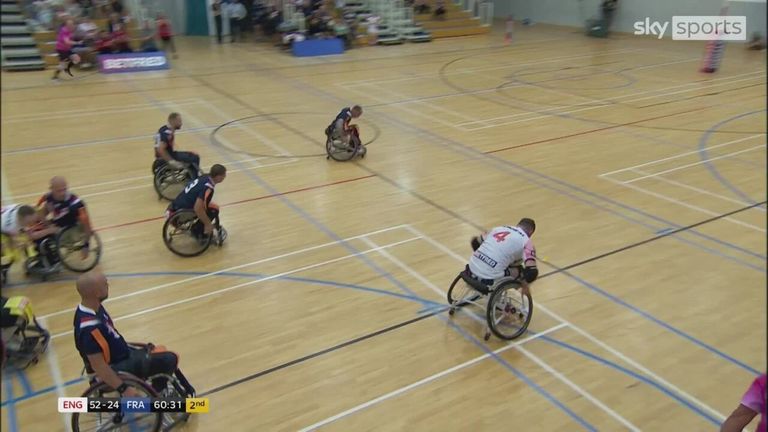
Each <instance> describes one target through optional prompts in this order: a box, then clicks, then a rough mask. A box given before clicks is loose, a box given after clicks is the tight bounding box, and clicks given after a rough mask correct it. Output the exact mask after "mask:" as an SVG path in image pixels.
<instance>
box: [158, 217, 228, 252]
mask: <svg viewBox="0 0 768 432" xmlns="http://www.w3.org/2000/svg"><path fill="white" fill-rule="evenodd" d="M212 222H213V232H212V233H210V234H204V233H203V229H202V225H203V223H202V222H200V219H199V218H198V217H197V215H196V214H195V212H194V211H193V210H176V211H171V210H168V211H167V213H166V219H165V224H163V243H165V246H166V247H167V248H168V250H170V251H171V252H173V253H175V254H176V255H179V256H183V257H193V256H198V255H200V254H201V253H203V252H205V251H206V250H208V248H209V247H210V246H211V243H215V244H216V245H217V246H219V247H221V246H222V245H223V244H224V240H226V239H227V231H226V230H225V229H224V228H223V227H222V226H221V224H220V223H219V217H218V216H216V217H215V218H214V219H213V221H212ZM196 231H198V232H196Z"/></svg>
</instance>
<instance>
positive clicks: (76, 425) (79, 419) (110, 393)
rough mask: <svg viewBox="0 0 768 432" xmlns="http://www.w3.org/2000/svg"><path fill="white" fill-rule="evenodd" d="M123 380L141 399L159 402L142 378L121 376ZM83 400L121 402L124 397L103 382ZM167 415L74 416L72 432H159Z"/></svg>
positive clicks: (85, 414) (109, 414)
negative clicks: (112, 400)
mask: <svg viewBox="0 0 768 432" xmlns="http://www.w3.org/2000/svg"><path fill="white" fill-rule="evenodd" d="M118 375H120V378H122V380H123V382H124V383H125V384H127V385H128V387H130V388H132V389H133V390H135V391H136V393H138V396H139V397H146V398H156V397H158V394H157V392H156V391H155V390H154V389H153V388H152V386H150V385H149V384H147V383H146V382H144V381H142V380H140V379H139V378H137V377H135V376H133V375H131V374H127V373H125V372H119V373H118ZM81 397H87V398H119V397H120V394H119V393H117V391H115V390H114V389H112V388H111V387H110V386H109V385H107V384H106V383H105V382H103V381H98V380H96V381H92V383H91V386H90V387H88V390H86V391H85V392H83V394H82V396H81ZM163 417H164V416H163V413H160V412H156V413H152V412H142V413H123V412H108V413H96V412H91V413H73V414H72V431H73V432H81V431H82V432H85V431H126V432H129V431H131V432H133V431H147V432H150V431H151V432H158V431H160V430H161V428H162V427H163Z"/></svg>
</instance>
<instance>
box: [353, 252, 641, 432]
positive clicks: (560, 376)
mask: <svg viewBox="0 0 768 432" xmlns="http://www.w3.org/2000/svg"><path fill="white" fill-rule="evenodd" d="M363 241H364V242H365V243H367V244H368V246H370V247H378V245H377V244H376V243H375V242H373V241H372V240H370V239H368V238H367V237H366V238H364V239H363ZM379 254H380V255H382V256H383V257H385V258H387V259H388V260H389V261H391V262H392V263H394V264H395V265H396V266H398V267H400V268H401V269H403V270H405V271H406V272H407V273H408V274H410V275H411V276H413V277H414V278H416V279H417V280H418V281H419V282H421V283H423V284H425V285H426V286H428V287H429V288H430V289H431V290H432V291H434V292H436V293H437V294H438V295H439V297H440V298H442V299H444V298H445V292H444V291H443V290H442V289H440V288H439V287H437V286H436V285H435V284H434V283H432V282H431V281H430V280H429V279H427V278H426V277H424V276H423V275H422V274H421V273H419V272H417V271H416V270H414V269H413V268H412V267H410V266H409V265H407V264H405V263H404V262H402V261H400V260H399V259H397V258H396V257H395V256H393V255H392V254H390V253H389V252H387V251H385V250H379ZM470 317H472V318H473V319H475V320H476V321H478V322H481V323H483V324H485V323H486V320H485V319H483V318H480V317H478V316H477V315H475V314H474V313H470ZM559 325H567V324H566V323H563V322H561V323H560V324H559ZM516 348H517V349H518V350H520V351H521V352H522V353H523V354H524V355H526V356H527V357H529V358H530V359H531V360H533V361H534V362H535V363H536V364H538V365H539V366H541V367H542V368H544V370H546V371H547V372H549V373H550V374H552V375H553V376H554V377H555V378H557V379H558V380H560V381H562V382H563V383H564V384H565V385H567V386H568V387H570V388H571V389H572V390H574V391H575V392H576V393H578V394H580V395H581V396H583V397H584V398H585V399H587V400H588V401H590V402H592V404H594V405H595V406H597V407H598V408H600V409H601V410H603V412H605V413H606V414H608V415H609V416H610V417H612V418H613V419H615V420H616V421H618V422H619V423H621V424H622V425H624V427H626V428H628V429H629V430H632V431H638V432H639V431H640V429H639V428H638V427H637V426H635V425H633V424H632V423H631V422H629V420H627V419H626V418H624V417H622V416H621V415H620V414H619V413H617V412H616V411H614V410H613V409H611V408H610V407H608V406H607V405H605V404H604V403H603V402H601V401H600V400H599V399H597V398H596V397H594V396H593V395H592V394H591V393H589V392H588V391H586V390H584V389H583V388H581V387H579V386H578V385H577V384H576V383H574V382H573V381H571V380H570V379H568V378H567V377H565V376H564V375H563V374H561V373H560V372H558V371H556V370H555V369H554V368H552V367H551V366H550V365H549V364H548V363H546V362H545V361H543V360H541V359H540V358H539V357H537V356H535V355H533V354H532V353H530V352H528V351H525V350H523V348H522V347H520V346H517V347H516Z"/></svg>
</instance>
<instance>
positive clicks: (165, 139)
mask: <svg viewBox="0 0 768 432" xmlns="http://www.w3.org/2000/svg"><path fill="white" fill-rule="evenodd" d="M175 138H176V136H175V131H174V130H173V129H171V128H169V127H168V125H164V126H163V127H161V128H160V129H159V130H158V131H157V134H155V157H156V158H159V157H160V152H158V149H159V148H160V144H161V143H165V151H167V152H168V154H169V155H171V157H173V144H174V140H175Z"/></svg>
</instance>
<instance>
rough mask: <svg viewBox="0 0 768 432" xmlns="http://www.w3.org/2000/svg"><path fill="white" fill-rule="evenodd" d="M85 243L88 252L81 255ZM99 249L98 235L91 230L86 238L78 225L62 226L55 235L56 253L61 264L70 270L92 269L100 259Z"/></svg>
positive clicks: (83, 270) (100, 249) (79, 271)
mask: <svg viewBox="0 0 768 432" xmlns="http://www.w3.org/2000/svg"><path fill="white" fill-rule="evenodd" d="M86 244H87V245H88V254H87V255H86V256H85V257H83V255H82V252H83V249H85V247H86ZM101 251H102V248H101V238H99V235H98V234H96V232H91V236H90V238H86V237H85V233H84V232H83V227H82V226H80V225H71V226H68V227H64V228H63V229H62V230H61V231H59V233H58V234H57V235H56V254H57V255H58V257H59V260H60V261H61V264H62V265H63V266H64V267H66V268H67V269H68V270H70V271H73V272H77V273H84V272H87V271H89V270H91V269H93V268H94V267H96V266H97V265H98V264H99V261H100V260H101Z"/></svg>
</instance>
